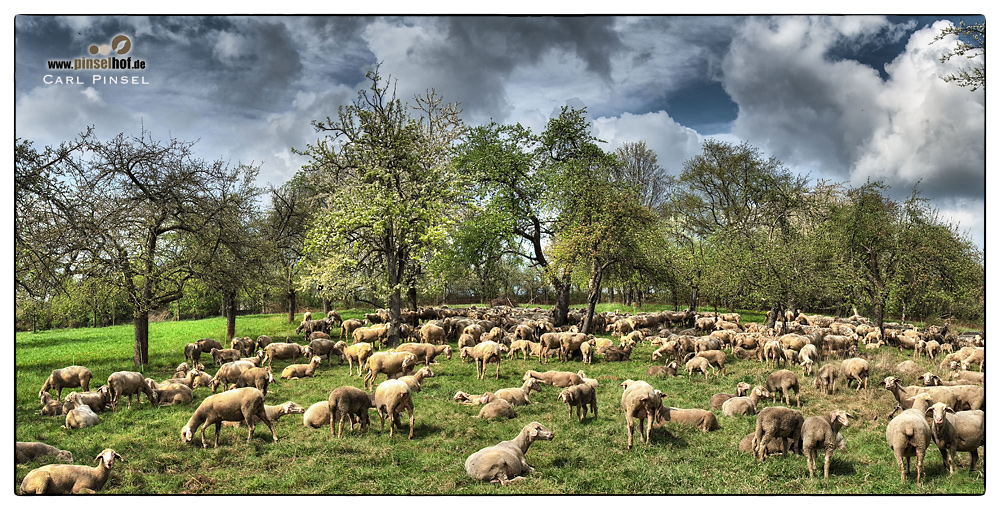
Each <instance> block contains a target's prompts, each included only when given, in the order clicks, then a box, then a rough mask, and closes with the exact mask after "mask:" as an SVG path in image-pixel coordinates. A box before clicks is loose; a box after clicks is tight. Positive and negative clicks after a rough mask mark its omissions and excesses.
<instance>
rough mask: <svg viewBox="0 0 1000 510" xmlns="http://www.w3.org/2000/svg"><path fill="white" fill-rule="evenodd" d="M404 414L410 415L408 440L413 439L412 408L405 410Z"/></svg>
mask: <svg viewBox="0 0 1000 510" xmlns="http://www.w3.org/2000/svg"><path fill="white" fill-rule="evenodd" d="M406 414H408V415H410V437H409V439H413V418H414V416H413V407H412V406H410V407H407V408H406Z"/></svg>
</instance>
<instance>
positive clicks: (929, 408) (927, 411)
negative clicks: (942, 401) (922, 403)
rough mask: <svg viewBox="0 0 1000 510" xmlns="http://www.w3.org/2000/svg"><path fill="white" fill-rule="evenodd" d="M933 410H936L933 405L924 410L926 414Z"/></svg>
mask: <svg viewBox="0 0 1000 510" xmlns="http://www.w3.org/2000/svg"><path fill="white" fill-rule="evenodd" d="M933 412H934V408H933V407H928V408H927V410H926V411H924V414H931V413H933Z"/></svg>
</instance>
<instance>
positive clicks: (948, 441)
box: [925, 402, 986, 475]
mask: <svg viewBox="0 0 1000 510" xmlns="http://www.w3.org/2000/svg"><path fill="white" fill-rule="evenodd" d="M925 414H931V415H932V417H931V437H932V438H933V439H934V443H935V444H937V447H938V450H940V451H941V460H942V461H944V463H945V465H947V466H948V474H949V475H953V474H955V452H969V453H971V454H972V460H971V462H970V463H969V473H970V474H971V473H973V472H975V470H976V462H978V461H979V447H980V446H982V445H984V444H986V413H984V412H983V411H979V410H975V411H960V412H957V413H956V412H955V411H954V410H952V409H951V408H950V407H948V406H946V405H945V404H944V403H943V402H937V403H935V404H934V405H932V406H930V408H929V409H927V411H925Z"/></svg>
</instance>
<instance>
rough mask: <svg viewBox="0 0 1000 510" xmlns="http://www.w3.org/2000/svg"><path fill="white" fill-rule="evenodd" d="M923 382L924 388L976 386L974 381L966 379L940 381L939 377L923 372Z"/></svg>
mask: <svg viewBox="0 0 1000 510" xmlns="http://www.w3.org/2000/svg"><path fill="white" fill-rule="evenodd" d="M920 378H921V379H923V381H924V386H967V385H970V384H977V383H975V382H974V381H970V380H968V379H958V380H954V381H942V380H941V378H940V377H938V376H936V375H934V374H933V373H932V372H924V373H923V374H922V375H921V376H920Z"/></svg>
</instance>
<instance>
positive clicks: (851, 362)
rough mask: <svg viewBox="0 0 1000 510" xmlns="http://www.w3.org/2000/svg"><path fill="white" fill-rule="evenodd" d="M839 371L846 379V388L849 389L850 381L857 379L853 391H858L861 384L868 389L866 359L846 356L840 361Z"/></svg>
mask: <svg viewBox="0 0 1000 510" xmlns="http://www.w3.org/2000/svg"><path fill="white" fill-rule="evenodd" d="M840 371H841V372H843V374H844V378H845V379H847V389H851V381H857V383H858V386H857V388H855V389H854V391H860V390H861V386H864V387H865V389H866V390H867V389H868V361H867V360H865V359H864V358H848V359H845V360H844V361H842V362H841V363H840Z"/></svg>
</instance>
